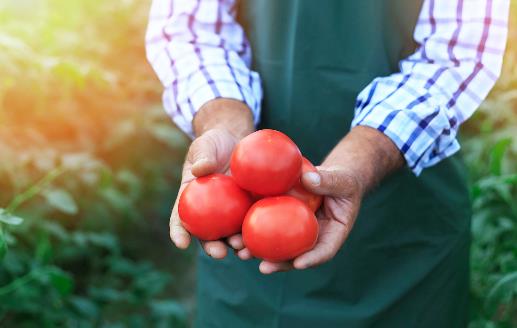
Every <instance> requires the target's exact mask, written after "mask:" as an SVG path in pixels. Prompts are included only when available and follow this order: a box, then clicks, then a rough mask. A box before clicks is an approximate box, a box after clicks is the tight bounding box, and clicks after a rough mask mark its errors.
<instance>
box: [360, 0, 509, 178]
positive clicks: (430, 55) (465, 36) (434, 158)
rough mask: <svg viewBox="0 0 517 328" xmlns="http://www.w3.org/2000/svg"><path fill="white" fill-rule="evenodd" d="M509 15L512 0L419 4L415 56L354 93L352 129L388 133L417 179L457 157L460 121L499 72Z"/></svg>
mask: <svg viewBox="0 0 517 328" xmlns="http://www.w3.org/2000/svg"><path fill="white" fill-rule="evenodd" d="M508 13H509V0H426V1H424V4H423V7H422V10H421V13H420V17H419V20H418V23H417V26H416V28H415V32H414V39H415V41H416V42H417V44H418V48H417V50H416V52H415V53H414V54H412V55H411V56H409V57H408V58H406V59H404V60H402V61H401V62H400V72H397V73H395V74H392V75H390V76H386V77H380V78H377V79H375V80H373V81H372V83H371V84H369V85H368V86H367V87H366V88H365V89H364V90H363V91H362V92H361V93H360V94H359V96H358V99H357V104H356V110H355V118H354V120H353V122H352V126H357V125H363V126H370V127H372V128H375V129H377V130H379V131H381V132H383V133H384V134H385V135H387V136H388V137H389V138H390V139H391V140H392V141H393V142H394V143H395V144H396V146H397V147H398V148H399V149H400V151H401V153H402V154H403V155H404V157H405V159H406V162H407V164H408V166H409V167H410V168H411V169H412V171H413V172H414V173H415V174H417V175H418V174H420V173H421V172H422V170H423V169H424V168H426V167H430V166H432V165H434V164H436V163H438V162H439V161H440V160H442V159H444V158H446V157H448V156H451V155H452V154H454V153H455V152H457V151H458V150H459V148H460V145H459V143H458V140H457V134H458V129H459V126H460V124H461V123H462V122H464V121H465V120H466V119H467V118H469V117H470V116H471V115H472V114H473V113H474V111H475V110H476V109H477V107H478V106H479V105H480V103H481V102H482V101H483V99H484V98H485V97H486V96H487V94H488V92H489V91H490V89H491V88H492V87H493V85H494V84H495V82H496V80H497V78H498V76H499V74H500V71H501V66H502V60H503V54H504V50H505V45H506V37H507V25H508Z"/></svg>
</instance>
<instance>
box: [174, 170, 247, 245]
mask: <svg viewBox="0 0 517 328" xmlns="http://www.w3.org/2000/svg"><path fill="white" fill-rule="evenodd" d="M251 204H252V201H251V197H250V195H249V194H248V193H247V192H246V191H244V190H242V189H241V188H239V186H238V185H237V184H236V183H235V181H234V180H233V178H232V177H230V176H227V175H224V174H211V175H207V176H204V177H201V178H197V179H195V180H193V181H191V182H190V183H189V184H188V185H187V187H186V188H185V190H183V193H182V194H181V196H180V200H179V205H178V211H179V215H180V219H181V222H182V224H183V226H184V227H185V229H187V230H188V231H189V232H190V233H191V234H192V235H194V236H196V237H198V238H199V239H202V240H217V239H221V238H223V237H228V236H231V235H234V234H236V233H238V232H240V231H241V226H242V222H243V220H244V217H245V215H246V212H247V210H248V209H249V207H250V206H251Z"/></svg>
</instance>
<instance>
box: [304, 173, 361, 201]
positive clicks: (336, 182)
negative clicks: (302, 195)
mask: <svg viewBox="0 0 517 328" xmlns="http://www.w3.org/2000/svg"><path fill="white" fill-rule="evenodd" d="M302 183H303V186H304V187H305V189H307V190H308V191H310V192H312V193H315V194H318V195H323V196H332V197H339V196H347V195H349V194H350V193H351V192H354V191H356V190H355V189H356V188H357V189H358V188H359V183H358V180H357V179H356V178H355V177H353V176H351V175H350V174H348V173H346V172H345V171H344V170H343V169H342V168H337V167H328V168H321V167H318V171H317V172H306V173H304V174H303V175H302Z"/></svg>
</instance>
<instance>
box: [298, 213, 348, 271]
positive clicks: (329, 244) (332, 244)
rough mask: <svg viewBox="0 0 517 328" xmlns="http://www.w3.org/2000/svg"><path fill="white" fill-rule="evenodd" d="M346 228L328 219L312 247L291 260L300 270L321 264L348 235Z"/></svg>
mask: <svg viewBox="0 0 517 328" xmlns="http://www.w3.org/2000/svg"><path fill="white" fill-rule="evenodd" d="M349 231H350V229H348V228H347V227H346V226H345V225H344V224H343V223H341V222H339V221H335V220H330V221H329V222H328V224H327V225H326V227H325V230H324V231H320V235H319V236H318V241H317V242H316V245H315V246H314V248H313V249H312V250H310V251H308V252H306V253H304V254H302V255H300V256H298V257H297V258H296V259H294V261H293V266H294V267H295V268H296V269H299V270H302V269H307V268H310V267H314V266H317V265H320V264H323V263H325V262H327V261H329V260H330V259H332V258H333V257H334V256H335V255H336V253H337V252H338V251H339V249H340V248H341V246H342V245H343V243H344V242H345V239H346V238H347V236H348V232H349Z"/></svg>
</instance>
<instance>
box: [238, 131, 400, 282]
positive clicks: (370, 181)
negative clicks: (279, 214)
mask: <svg viewBox="0 0 517 328" xmlns="http://www.w3.org/2000/svg"><path fill="white" fill-rule="evenodd" d="M403 164H404V159H403V157H402V155H401V154H400V152H399V150H398V149H397V148H396V146H395V145H394V144H393V143H392V142H391V140H390V139H389V138H388V137H386V136H385V135H383V134H382V133H380V132H378V131H377V130H374V129H371V128H368V127H361V126H359V127H356V128H354V129H353V130H352V131H351V132H350V133H349V134H348V135H347V136H346V137H345V138H344V139H343V140H341V142H340V143H339V144H338V145H337V146H336V147H335V148H334V149H333V150H332V152H331V153H330V154H329V155H328V157H327V158H326V159H325V161H324V162H323V164H322V165H321V166H319V167H318V168H317V169H318V172H317V173H316V172H308V173H305V174H304V175H303V176H302V183H303V184H304V186H305V188H307V190H309V191H311V192H314V193H316V194H319V195H323V196H324V198H323V204H322V208H321V209H320V210H319V211H318V213H317V218H318V222H319V225H320V231H319V236H318V241H317V242H316V245H315V247H314V248H313V249H312V250H310V251H308V252H306V253H304V254H302V255H300V256H298V257H297V258H295V259H294V260H293V261H290V262H281V263H273V262H268V261H262V262H261V263H260V267H259V269H260V271H261V272H262V273H264V274H270V273H273V272H276V271H287V270H291V269H306V268H309V267H314V266H317V265H320V264H322V263H325V262H327V261H329V260H331V259H332V258H333V257H334V256H335V255H336V253H337V252H338V251H339V250H340V249H341V247H342V246H343V243H344V242H345V240H346V239H347V237H348V235H349V233H350V231H351V230H352V227H353V225H354V222H355V219H356V217H357V214H358V212H359V208H360V204H361V200H362V198H363V196H364V194H365V193H366V192H367V191H368V190H370V189H371V188H373V187H374V186H375V185H376V184H377V183H378V182H379V181H380V180H381V179H382V178H383V177H384V176H386V175H387V174H389V173H390V172H392V171H394V170H396V169H398V168H400V167H401V166H402V165H403ZM239 254H245V255H246V256H240V257H241V258H249V257H251V256H250V254H249V251H248V250H247V249H246V248H244V249H242V250H241V251H239Z"/></svg>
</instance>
